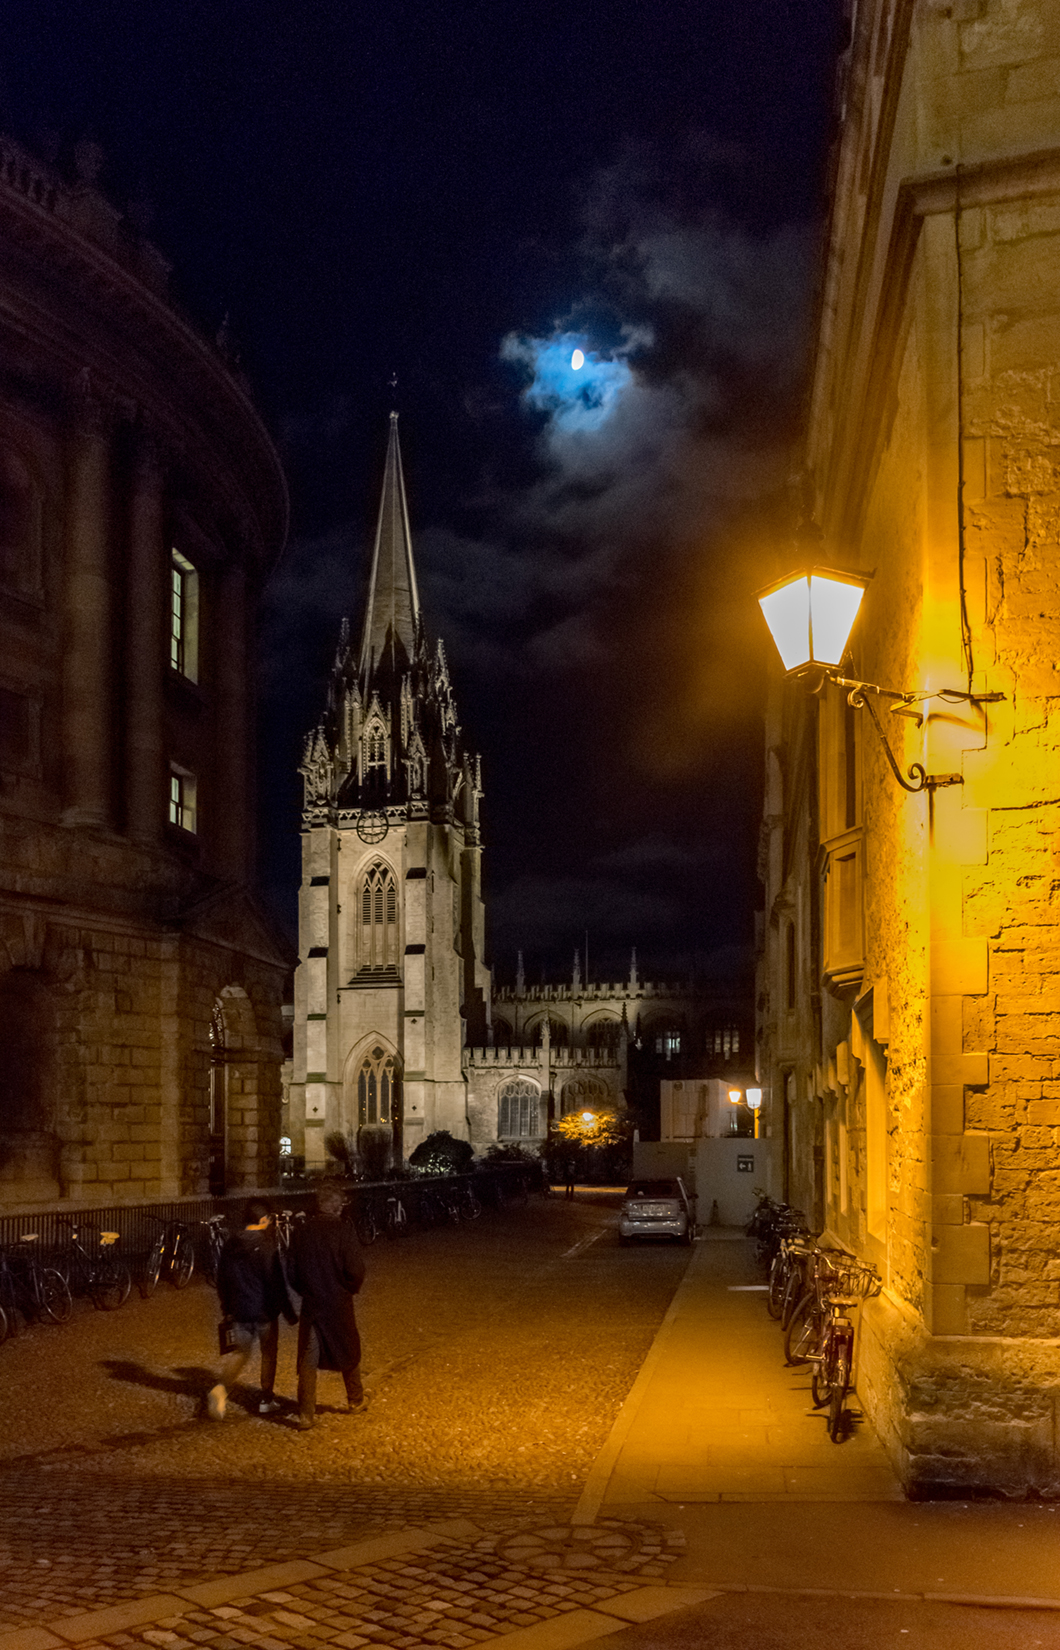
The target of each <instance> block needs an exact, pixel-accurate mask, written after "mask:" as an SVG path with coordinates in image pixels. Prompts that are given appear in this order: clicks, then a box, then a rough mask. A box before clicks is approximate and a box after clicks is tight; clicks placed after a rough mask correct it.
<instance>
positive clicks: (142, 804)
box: [125, 436, 168, 842]
mask: <svg viewBox="0 0 1060 1650" xmlns="http://www.w3.org/2000/svg"><path fill="white" fill-rule="evenodd" d="M167 571H168V559H167V556H166V542H165V529H164V522H163V472H162V465H161V462H160V456H159V453H158V450H157V448H156V446H155V444H154V442H153V441H151V440H150V438H148V437H146V436H145V437H143V438H142V440H141V442H140V445H139V449H138V451H137V454H136V459H135V463H134V467H133V477H132V497H131V500H130V508H129V584H128V607H127V618H126V652H125V707H126V756H127V768H126V792H125V794H126V806H127V809H128V823H129V831H130V834H131V835H132V836H134V837H136V838H138V839H139V840H140V841H142V842H154V841H157V840H158V838H159V836H160V834H161V831H162V827H163V824H164V821H165V818H166V804H167V793H166V764H165V745H164V735H163V720H162V691H163V680H164V677H165V670H166V662H167V651H166V650H167V644H168V637H167V634H166V611H167V596H168V585H167V577H166V575H167Z"/></svg>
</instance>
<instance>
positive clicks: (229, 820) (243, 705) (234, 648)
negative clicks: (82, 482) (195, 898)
mask: <svg viewBox="0 0 1060 1650" xmlns="http://www.w3.org/2000/svg"><path fill="white" fill-rule="evenodd" d="M207 620H208V622H209V623H210V639H209V645H210V648H211V651H212V655H213V658H214V660H215V661H216V678H215V679H216V682H217V721H216V730H217V737H216V743H215V753H214V765H213V771H212V773H211V775H210V786H209V790H208V793H207V799H206V800H207V808H208V810H209V813H210V816H211V817H210V818H208V819H207V818H204V820H203V830H204V832H205V834H206V838H207V841H208V842H209V843H211V844H213V845H214V848H215V852H216V858H217V869H218V871H219V872H220V874H221V875H222V876H225V877H228V878H230V879H231V880H232V881H233V882H246V881H247V880H248V878H249V877H250V876H251V875H252V867H253V862H254V843H253V837H252V825H251V820H250V809H249V806H248V795H247V792H248V789H249V785H250V752H249V749H248V741H249V737H250V730H249V726H248V722H249V702H248V701H249V693H248V681H247V677H248V671H249V662H248V658H247V583H246V574H245V573H244V571H243V568H242V566H241V565H230V566H229V567H228V568H227V569H226V571H225V572H224V574H223V575H222V577H221V579H220V581H219V588H218V595H217V607H216V611H215V612H213V613H212V614H208V615H207Z"/></svg>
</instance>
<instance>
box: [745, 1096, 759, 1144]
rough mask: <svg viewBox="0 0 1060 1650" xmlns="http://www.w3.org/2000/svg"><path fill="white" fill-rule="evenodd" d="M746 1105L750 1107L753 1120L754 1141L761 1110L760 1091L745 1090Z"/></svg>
mask: <svg viewBox="0 0 1060 1650" xmlns="http://www.w3.org/2000/svg"><path fill="white" fill-rule="evenodd" d="M747 1104H748V1105H749V1106H750V1108H751V1111H752V1114H753V1116H754V1120H755V1139H756V1140H757V1139H758V1117H759V1113H760V1112H761V1110H762V1090H761V1089H758V1088H751V1089H748V1090H747Z"/></svg>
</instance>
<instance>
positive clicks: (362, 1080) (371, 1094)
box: [357, 1043, 401, 1124]
mask: <svg viewBox="0 0 1060 1650" xmlns="http://www.w3.org/2000/svg"><path fill="white" fill-rule="evenodd" d="M400 1082H401V1079H400V1078H399V1077H398V1074H397V1068H396V1066H395V1064H394V1056H393V1055H392V1054H388V1053H387V1051H386V1049H385V1048H383V1046H382V1044H381V1043H376V1044H375V1045H374V1047H373V1048H371V1049H369V1051H368V1053H367V1054H366V1055H365V1057H364V1059H363V1060H362V1062H361V1069H360V1071H359V1072H358V1073H357V1121H358V1123H361V1124H364V1123H392V1122H393V1121H394V1119H395V1117H396V1116H397V1115H398V1112H399V1109H400V1108H399V1105H398V1099H399V1093H400Z"/></svg>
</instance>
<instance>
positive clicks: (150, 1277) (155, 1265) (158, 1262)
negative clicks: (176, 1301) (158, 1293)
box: [140, 1232, 163, 1300]
mask: <svg viewBox="0 0 1060 1650" xmlns="http://www.w3.org/2000/svg"><path fill="white" fill-rule="evenodd" d="M162 1247H163V1244H162V1234H161V1232H159V1234H158V1236H157V1237H156V1238H155V1241H154V1243H153V1244H152V1246H151V1253H150V1254H149V1255H148V1257H147V1260H146V1262H145V1264H144V1269H143V1273H142V1274H141V1277H140V1293H141V1295H142V1296H143V1298H144V1300H147V1299H148V1297H149V1296H151V1295H153V1294H154V1292H155V1290H156V1289H157V1288H158V1277H159V1273H160V1272H161V1270H162Z"/></svg>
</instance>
